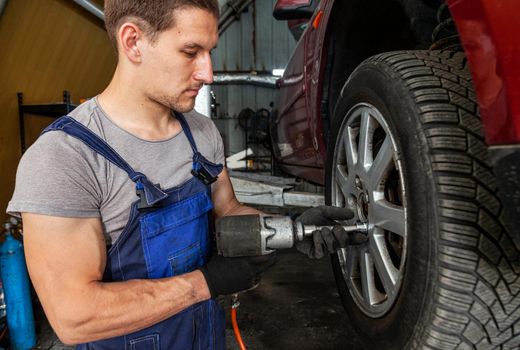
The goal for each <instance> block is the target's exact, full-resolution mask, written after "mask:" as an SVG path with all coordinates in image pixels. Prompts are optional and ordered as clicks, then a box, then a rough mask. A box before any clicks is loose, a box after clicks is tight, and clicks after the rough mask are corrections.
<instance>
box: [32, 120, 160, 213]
mask: <svg viewBox="0 0 520 350" xmlns="http://www.w3.org/2000/svg"><path fill="white" fill-rule="evenodd" d="M49 131H63V132H65V133H67V134H68V135H70V136H72V137H75V138H77V139H79V140H81V141H83V143H85V144H86V145H87V146H88V147H90V148H91V149H92V150H94V151H95V152H96V153H98V154H100V155H101V156H103V157H105V158H106V159H107V160H108V161H109V162H111V163H112V164H114V165H115V166H117V167H119V168H121V169H122V170H124V171H125V172H126V173H127V174H128V177H129V178H130V179H131V180H132V181H133V182H135V183H136V185H137V188H138V190H140V189H142V190H144V194H145V197H146V202H147V204H148V205H154V204H155V203H157V202H159V201H160V200H162V199H164V198H166V197H167V196H168V195H167V194H166V193H165V192H163V191H162V190H161V189H160V188H158V187H157V186H155V185H154V184H152V183H151V182H150V181H148V179H147V178H146V176H145V175H144V174H142V173H140V172H137V171H134V169H132V167H131V166H130V165H129V164H128V163H127V162H126V161H125V160H124V159H123V158H121V156H120V155H119V154H118V153H117V152H116V151H115V150H114V149H113V148H112V147H111V146H110V145H109V144H108V143H106V142H105V141H104V140H103V139H102V138H100V137H99V136H98V135H96V134H95V133H94V132H93V131H92V130H90V129H89V128H87V127H86V126H85V125H83V124H81V123H80V122H78V121H77V120H75V119H73V118H71V117H69V116H63V117H61V118H59V119H57V120H56V121H54V122H53V123H52V124H51V125H49V126H48V127H47V128H45V129H44V130H43V131H42V134H43V133H46V132H49Z"/></svg>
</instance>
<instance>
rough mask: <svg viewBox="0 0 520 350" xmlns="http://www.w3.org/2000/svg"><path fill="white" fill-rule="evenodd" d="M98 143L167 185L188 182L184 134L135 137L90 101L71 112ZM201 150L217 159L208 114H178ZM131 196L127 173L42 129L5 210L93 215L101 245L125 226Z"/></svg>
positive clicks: (218, 141)
mask: <svg viewBox="0 0 520 350" xmlns="http://www.w3.org/2000/svg"><path fill="white" fill-rule="evenodd" d="M70 116H72V117H73V118H75V119H76V120H78V121H79V122H81V123H83V124H84V125H86V126H87V127H88V128H89V129H91V130H92V131H94V132H95V133H96V134H97V135H99V136H100V137H101V138H102V139H103V140H105V141H106V142H107V143H108V144H109V145H110V146H112V148H114V149H115V151H116V152H118V153H119V155H120V156H121V157H122V158H123V159H124V160H126V162H127V163H128V164H129V165H130V166H131V167H132V168H133V169H134V170H135V171H139V172H141V173H143V174H145V175H146V176H147V177H148V179H149V180H150V181H151V182H152V183H156V184H160V186H161V188H163V189H168V188H171V187H174V186H178V185H181V184H182V183H184V182H185V181H187V180H189V179H190V178H191V177H192V175H191V173H190V172H191V168H192V155H193V152H192V150H191V147H190V144H189V142H188V139H187V138H186V135H185V134H184V132H182V131H181V132H180V133H179V134H177V135H175V136H173V137H171V138H169V139H167V140H162V141H146V140H142V139H140V138H138V137H136V136H134V135H132V134H130V133H129V132H127V131H125V130H123V129H121V128H120V127H118V126H117V125H116V124H114V123H113V122H112V121H111V120H110V119H109V117H108V116H107V115H106V114H105V113H104V111H103V110H102V109H101V107H100V106H99V104H98V102H97V99H96V98H93V99H91V100H89V101H87V102H85V103H83V104H81V105H80V106H78V107H77V108H76V109H75V110H74V111H72V112H71V113H70ZM185 117H186V120H187V121H188V124H189V126H190V129H191V132H192V134H193V137H194V139H195V142H196V144H197V148H198V150H199V152H200V153H202V155H204V156H205V157H206V158H207V159H208V160H209V161H211V162H214V163H222V164H223V163H224V147H223V143H222V138H221V137H220V134H219V132H218V130H217V128H216V127H215V125H214V123H213V122H212V121H211V119H209V118H206V117H204V116H203V115H201V114H198V113H197V112H195V111H193V112H190V113H186V114H185ZM137 199H138V197H137V195H136V192H135V183H133V182H132V181H131V180H130V179H129V178H128V175H127V174H126V172H124V171H123V170H121V169H120V168H118V167H117V166H115V165H113V164H112V163H110V162H109V161H107V160H106V159H105V158H104V157H103V156H101V155H99V154H97V153H95V152H94V151H93V150H92V149H90V148H89V147H88V146H86V145H85V144H84V143H83V142H82V141H80V140H78V139H76V138H73V137H72V136H69V135H67V134H65V133H64V132H61V131H52V132H48V133H45V134H43V135H42V136H40V137H39V138H38V140H37V141H36V142H35V143H34V144H33V145H32V146H31V147H30V148H29V149H28V150H27V152H25V154H24V156H23V157H22V159H21V161H20V164H19V165H18V171H17V174H16V186H15V191H14V194H13V198H12V199H11V201H10V202H9V205H8V207H7V212H8V213H9V214H11V215H16V216H19V215H20V213H21V212H30V213H37V214H44V215H52V216H61V217H82V218H87V217H100V218H101V220H102V223H103V228H104V231H105V238H106V239H107V243H108V244H110V243H113V242H115V241H116V240H117V238H118V237H119V235H120V234H121V232H122V230H123V228H124V227H125V225H126V223H127V221H128V219H129V215H130V207H131V204H132V203H133V202H134V201H136V200H137Z"/></svg>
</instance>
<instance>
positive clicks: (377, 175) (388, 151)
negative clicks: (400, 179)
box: [368, 136, 394, 188]
mask: <svg viewBox="0 0 520 350" xmlns="http://www.w3.org/2000/svg"><path fill="white" fill-rule="evenodd" d="M393 157H394V149H393V146H392V140H391V139H390V137H388V136H387V137H385V141H384V142H383V144H382V145H381V148H380V149H379V152H378V153H377V156H376V159H374V162H373V163H372V166H371V167H370V170H369V171H368V180H369V182H370V183H371V184H372V186H373V188H378V187H379V185H380V184H381V182H382V181H383V179H384V177H385V176H386V174H388V170H389V169H390V168H391V166H392V165H393V164H394V158H393Z"/></svg>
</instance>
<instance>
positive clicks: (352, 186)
mask: <svg viewBox="0 0 520 350" xmlns="http://www.w3.org/2000/svg"><path fill="white" fill-rule="evenodd" d="M338 135H340V136H339V137H338V138H337V141H336V145H335V149H334V161H333V171H332V187H331V190H332V193H331V195H332V197H331V199H332V204H333V205H336V206H339V207H348V208H350V209H352V210H353V211H354V214H355V217H354V219H352V220H351V221H349V222H348V223H350V224H352V223H353V222H362V223H365V224H367V226H368V240H367V242H366V243H364V244H361V245H358V246H350V247H348V248H345V249H342V250H340V251H339V252H338V258H339V263H340V266H341V270H342V273H343V278H344V280H345V282H346V284H347V287H348V289H349V292H350V294H351V295H352V298H353V300H354V302H355V303H356V305H357V306H358V307H359V309H360V310H361V311H362V312H363V313H365V314H366V315H367V316H369V317H372V318H377V317H381V316H383V315H385V314H386V313H388V312H389V311H390V309H391V308H392V306H393V305H394V304H395V302H396V301H397V298H398V295H399V291H400V288H401V285H402V280H403V277H404V269H405V263H406V255H407V254H406V253H407V237H408V232H407V206H406V196H405V194H406V189H405V186H404V181H403V172H402V166H401V160H400V157H399V152H398V149H397V146H396V142H395V138H394V136H393V135H392V132H391V130H390V128H389V127H388V123H387V122H386V120H385V118H384V117H383V115H382V114H381V113H380V111H379V110H378V109H377V108H376V107H374V106H373V105H371V104H368V103H359V104H357V105H355V106H354V107H352V108H351V109H350V110H349V111H348V112H347V114H346V116H345V118H344V119H343V123H342V125H341V128H340V131H339V134H338Z"/></svg>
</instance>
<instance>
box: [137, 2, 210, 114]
mask: <svg viewBox="0 0 520 350" xmlns="http://www.w3.org/2000/svg"><path fill="white" fill-rule="evenodd" d="M174 23H175V25H174V27H172V28H169V29H167V30H165V31H163V32H161V33H159V35H158V36H157V38H156V41H155V42H154V43H151V44H150V45H147V49H146V50H145V51H144V52H143V61H142V64H143V66H142V68H143V70H142V73H143V75H146V76H143V77H142V78H143V79H144V81H145V82H146V86H145V88H144V91H145V94H146V95H147V97H148V98H149V99H151V100H153V101H155V102H158V103H160V104H162V105H163V106H166V107H168V108H170V109H173V110H176V111H178V112H188V111H191V110H192V109H193V107H194V105H195V97H196V96H197V94H198V91H199V89H200V88H201V87H202V85H203V84H211V83H212V82H213V71H212V66H211V57H210V51H211V50H212V49H213V48H214V47H215V46H216V44H217V40H218V30H217V28H218V27H217V19H216V18H215V17H214V16H213V15H212V14H211V13H210V12H208V11H206V10H202V9H196V8H185V9H179V10H176V11H175V18H174Z"/></svg>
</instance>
